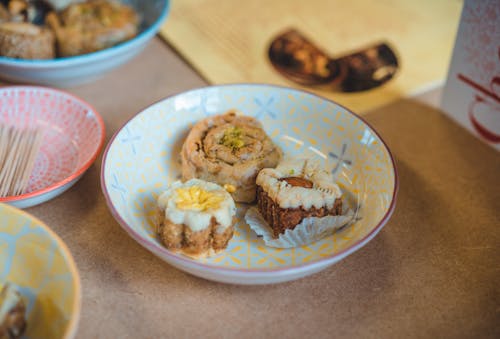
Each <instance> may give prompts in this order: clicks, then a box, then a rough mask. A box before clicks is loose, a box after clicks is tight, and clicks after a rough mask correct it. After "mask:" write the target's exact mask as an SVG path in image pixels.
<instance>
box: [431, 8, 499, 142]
mask: <svg viewBox="0 0 500 339" xmlns="http://www.w3.org/2000/svg"><path fill="white" fill-rule="evenodd" d="M429 52H430V53H432V51H429ZM441 108H442V109H443V110H444V111H445V112H446V113H447V114H448V115H450V116H451V117H452V118H453V119H455V120H456V121H458V122H459V123H460V124H462V125H463V126H464V127H466V128H467V129H468V130H470V131H471V132H472V133H473V134H474V135H476V136H477V137H478V138H480V139H481V140H483V141H484V142H486V143H488V144H489V145H491V146H492V147H494V148H495V149H497V150H500V0H466V1H465V2H464V7H463V10H462V16H461V18H460V24H459V27H458V33H457V38H456V41H455V48H454V49H453V56H452V60H451V64H450V69H449V72H448V78H447V81H446V85H445V87H444V91H443V98H442V102H441Z"/></svg>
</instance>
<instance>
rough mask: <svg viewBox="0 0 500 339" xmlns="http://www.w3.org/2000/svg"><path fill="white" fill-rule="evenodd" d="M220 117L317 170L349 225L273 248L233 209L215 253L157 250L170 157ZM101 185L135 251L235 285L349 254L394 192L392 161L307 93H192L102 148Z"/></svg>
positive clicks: (348, 119)
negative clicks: (331, 186)
mask: <svg viewBox="0 0 500 339" xmlns="http://www.w3.org/2000/svg"><path fill="white" fill-rule="evenodd" d="M229 109H237V110H239V111H241V112H242V113H243V114H245V115H249V116H253V117H255V118H256V119H258V120H259V121H261V122H262V124H263V126H264V129H265V130H266V132H267V133H268V135H270V136H271V137H272V138H273V140H274V141H275V142H276V144H278V145H279V146H280V147H281V148H282V149H283V150H284V153H285V155H287V156H304V155H305V156H308V157H313V158H317V159H318V160H319V161H320V162H322V163H323V164H324V166H325V168H326V169H327V170H329V171H331V172H332V173H333V174H334V176H335V177H336V180H337V181H338V182H339V184H340V186H341V187H342V188H343V189H344V191H346V192H347V193H348V194H349V195H350V196H352V197H354V198H355V200H356V204H357V206H358V207H359V212H360V213H359V218H358V220H357V221H356V222H355V223H354V224H352V225H350V226H349V227H346V228H343V229H342V230H340V231H338V232H336V233H335V234H332V235H331V236H328V237H327V238H324V239H322V240H320V241H318V242H316V243H313V244H311V245H308V246H302V247H298V248H293V249H276V248H271V247H267V246H265V245H264V243H263V241H262V240H261V239H260V238H258V237H257V236H256V235H255V234H254V233H253V231H252V230H251V229H250V228H249V226H248V225H247V224H246V223H245V221H244V218H243V216H244V213H245V211H246V209H247V208H248V205H244V204H240V205H238V214H237V215H238V222H237V224H236V233H235V236H234V238H233V239H232V240H231V242H230V244H229V246H228V248H227V250H226V251H225V252H223V253H221V254H220V255H218V256H216V257H213V258H209V259H203V260H194V259H190V258H187V257H185V256H183V255H179V254H174V253H172V252H170V251H168V250H167V249H165V248H164V247H163V246H162V245H161V243H160V242H159V240H158V238H157V236H156V234H155V227H154V222H153V215H154V213H155V209H156V199H157V197H158V195H159V194H160V193H161V192H162V191H163V190H165V189H166V188H167V186H168V185H169V183H171V182H173V181H175V180H177V179H179V178H180V165H179V153H180V149H181V146H182V143H183V140H184V139H185V137H186V135H187V133H188V132H189V130H190V128H191V127H192V126H193V124H195V123H196V122H197V121H199V120H200V119H203V118H205V117H206V116H209V115H214V114H221V113H224V112H226V111H228V110H229ZM101 181H102V188H103V192H104V194H105V196H106V200H107V203H108V206H109V208H110V210H111V212H112V214H113V216H114V217H115V218H116V220H117V221H118V222H119V223H120V224H121V225H122V227H123V228H124V229H125V230H126V231H127V232H128V233H129V234H130V235H131V236H132V237H133V238H134V239H135V240H137V241H138V242H139V243H140V244H141V245H142V246H144V247H146V248H147V249H149V250H150V251H151V252H153V253H154V254H156V255H157V256H159V257H160V258H162V259H163V260H165V261H166V262H168V263H170V264H171V265H173V266H175V267H177V268H179V269H181V270H184V271H187V272H189V273H192V274H194V275H197V276H200V277H203V278H206V279H212V280H216V281H221V282H230V283H239V284H264V283H275V282H282V281H287V280H292V279H296V278H300V277H304V276H306V275H309V274H312V273H314V272H318V271H320V270H322V269H324V268H326V267H328V266H329V265H331V264H333V263H335V262H337V261H339V260H340V259H342V258H344V257H345V256H347V255H349V254H350V253H352V252H354V251H356V250H357V249H359V248H361V247H362V246H363V245H365V244H366V243H367V242H368V241H369V240H370V239H372V238H373V237H374V236H375V235H376V234H377V232H378V231H380V229H381V228H382V226H383V225H384V224H385V223H386V222H387V220H388V218H389V217H390V215H391V213H392V211H393V209H394V205H395V197H396V191H397V174H396V170H395V167H394V161H393V159H392V156H391V154H390V152H389V150H388V148H387V146H386V145H385V144H384V142H383V141H382V139H381V138H380V136H379V135H378V134H377V133H376V132H375V131H374V130H373V129H372V128H371V127H370V126H369V125H368V124H367V123H366V122H364V121H363V120H362V119H361V118H359V117H358V116H356V115H355V114H353V113H352V112H350V111H349V110H348V109H346V108H344V107H342V106H339V105H338V104H336V103H334V102H331V101H328V100H326V99H323V98H321V97H318V96H315V95H313V94H310V93H307V92H303V91H298V90H294V89H289V88H283V87H276V86H270V85H255V84H253V85H244V84H242V85H225V86H213V87H207V88H201V89H196V90H192V91H189V92H185V93H182V94H178V95H175V96H173V97H170V98H166V99H164V100H162V101H160V102H158V103H156V104H154V105H152V106H150V107H148V108H146V109H145V110H143V111H142V112H140V113H139V114H137V115H136V116H135V117H134V118H132V119H131V120H130V121H129V122H128V123H126V124H125V126H123V127H122V128H121V129H120V130H119V131H118V132H117V133H116V134H115V136H114V137H113V139H112V140H111V142H110V143H109V145H108V147H107V150H106V152H105V155H104V159H103V166H102V172H101Z"/></svg>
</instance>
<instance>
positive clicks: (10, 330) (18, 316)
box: [0, 283, 26, 339]
mask: <svg viewBox="0 0 500 339" xmlns="http://www.w3.org/2000/svg"><path fill="white" fill-rule="evenodd" d="M25 313H26V305H25V304H24V301H23V299H22V297H21V294H20V293H19V291H18V290H17V288H16V287H15V286H14V285H12V284H10V283H7V284H5V286H4V287H3V288H2V289H1V291H0V338H1V339H4V338H5V339H12V338H20V337H21V336H22V335H23V333H24V331H25V329H26V319H25Z"/></svg>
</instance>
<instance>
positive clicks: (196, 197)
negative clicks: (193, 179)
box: [175, 186, 224, 211]
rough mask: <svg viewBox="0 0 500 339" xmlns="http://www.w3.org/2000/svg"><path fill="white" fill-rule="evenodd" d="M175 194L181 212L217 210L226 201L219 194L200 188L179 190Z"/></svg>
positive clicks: (192, 187)
mask: <svg viewBox="0 0 500 339" xmlns="http://www.w3.org/2000/svg"><path fill="white" fill-rule="evenodd" d="M175 192H176V193H177V200H176V201H175V204H176V205H177V208H179V209H181V210H197V211H206V210H208V209H217V208H219V206H220V203H221V202H222V201H223V200H224V197H222V196H221V195H220V194H217V192H211V191H206V190H204V189H203V188H201V187H199V186H191V187H186V188H178V189H176V190H175Z"/></svg>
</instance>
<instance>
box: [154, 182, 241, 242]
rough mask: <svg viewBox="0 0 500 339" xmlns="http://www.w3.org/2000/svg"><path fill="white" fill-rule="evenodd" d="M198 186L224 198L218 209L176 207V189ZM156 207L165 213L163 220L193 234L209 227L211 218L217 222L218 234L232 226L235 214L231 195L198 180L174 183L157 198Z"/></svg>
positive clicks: (218, 187) (220, 188)
mask: <svg viewBox="0 0 500 339" xmlns="http://www.w3.org/2000/svg"><path fill="white" fill-rule="evenodd" d="M192 186H198V187H200V188H201V189H204V190H205V191H208V192H216V193H217V194H219V195H221V196H222V197H224V199H223V200H222V201H221V202H220V203H219V206H218V208H216V209H213V208H209V209H207V210H197V209H180V208H178V207H177V204H176V201H177V200H178V198H179V196H178V194H177V191H176V190H177V189H179V188H187V187H192ZM158 206H159V207H160V209H161V210H163V211H165V218H166V219H168V220H170V221H171V222H173V223H175V224H179V225H180V224H184V225H186V226H188V227H189V228H190V229H191V230H192V231H193V232H197V231H201V230H203V229H205V228H207V227H208V226H209V225H210V220H211V219H212V217H214V218H215V220H217V223H218V224H219V227H218V229H217V231H218V232H220V233H222V232H224V230H225V229H226V228H227V227H229V226H231V225H232V219H233V216H234V215H235V214H236V206H235V204H234V200H233V198H232V197H231V195H230V194H229V193H228V192H227V191H226V190H225V189H224V188H222V187H221V186H219V185H217V184H214V183H212V182H207V181H204V180H199V179H191V180H189V181H187V182H185V183H182V182H181V181H176V182H174V183H173V184H172V185H171V186H170V187H169V188H168V189H167V190H166V191H165V192H163V193H162V194H161V195H160V196H159V198H158Z"/></svg>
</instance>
